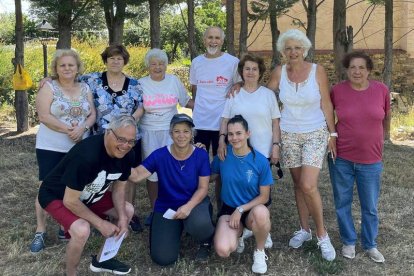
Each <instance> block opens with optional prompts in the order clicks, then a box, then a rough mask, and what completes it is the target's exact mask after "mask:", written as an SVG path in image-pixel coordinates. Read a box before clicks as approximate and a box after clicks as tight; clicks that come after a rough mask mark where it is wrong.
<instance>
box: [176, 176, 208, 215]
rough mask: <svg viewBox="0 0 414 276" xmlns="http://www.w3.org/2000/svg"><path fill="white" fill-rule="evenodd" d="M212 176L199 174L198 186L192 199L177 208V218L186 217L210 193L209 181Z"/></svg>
mask: <svg viewBox="0 0 414 276" xmlns="http://www.w3.org/2000/svg"><path fill="white" fill-rule="evenodd" d="M209 179H210V176H199V177H198V188H197V190H196V191H195V193H194V194H193V196H192V197H191V199H190V200H189V201H188V202H187V203H186V204H184V205H183V206H181V207H180V208H178V209H177V213H176V214H175V216H174V218H175V219H185V218H187V217H188V215H189V214H190V213H191V210H193V208H194V207H195V206H197V205H198V204H199V203H200V202H201V201H203V199H204V198H205V197H206V196H207V193H208V182H209Z"/></svg>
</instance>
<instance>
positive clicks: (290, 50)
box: [285, 46, 303, 53]
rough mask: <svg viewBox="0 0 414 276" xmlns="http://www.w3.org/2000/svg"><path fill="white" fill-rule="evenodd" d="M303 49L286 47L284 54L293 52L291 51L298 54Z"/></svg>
mask: <svg viewBox="0 0 414 276" xmlns="http://www.w3.org/2000/svg"><path fill="white" fill-rule="evenodd" d="M302 49H303V46H295V47H286V48H285V52H290V53H291V52H293V50H295V52H298V51H300V50H302Z"/></svg>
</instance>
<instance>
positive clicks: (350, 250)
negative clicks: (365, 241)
mask: <svg viewBox="0 0 414 276" xmlns="http://www.w3.org/2000/svg"><path fill="white" fill-rule="evenodd" d="M342 256H344V257H345V258H348V259H353V258H355V245H353V244H351V245H345V244H344V245H343V246H342Z"/></svg>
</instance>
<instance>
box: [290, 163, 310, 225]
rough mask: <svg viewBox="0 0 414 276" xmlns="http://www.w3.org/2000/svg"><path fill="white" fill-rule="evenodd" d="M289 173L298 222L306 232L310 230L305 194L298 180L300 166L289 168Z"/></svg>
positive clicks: (300, 172) (299, 177)
mask: <svg viewBox="0 0 414 276" xmlns="http://www.w3.org/2000/svg"><path fill="white" fill-rule="evenodd" d="M290 174H291V175H292V179H293V184H294V190H295V200H296V207H297V209H298V214H299V222H300V226H301V227H302V229H304V230H306V231H307V232H309V231H310V228H309V210H308V207H307V204H306V201H305V195H304V194H303V192H302V189H301V186H300V181H301V175H302V167H299V168H291V169H290Z"/></svg>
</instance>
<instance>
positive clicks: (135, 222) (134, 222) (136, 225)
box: [129, 215, 144, 233]
mask: <svg viewBox="0 0 414 276" xmlns="http://www.w3.org/2000/svg"><path fill="white" fill-rule="evenodd" d="M129 227H131V230H132V231H133V232H135V233H140V232H142V231H144V228H142V225H141V223H140V222H139V218H138V216H136V215H134V216H133V217H132V219H131V221H130V222H129Z"/></svg>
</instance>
